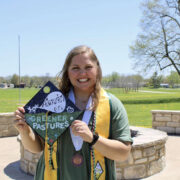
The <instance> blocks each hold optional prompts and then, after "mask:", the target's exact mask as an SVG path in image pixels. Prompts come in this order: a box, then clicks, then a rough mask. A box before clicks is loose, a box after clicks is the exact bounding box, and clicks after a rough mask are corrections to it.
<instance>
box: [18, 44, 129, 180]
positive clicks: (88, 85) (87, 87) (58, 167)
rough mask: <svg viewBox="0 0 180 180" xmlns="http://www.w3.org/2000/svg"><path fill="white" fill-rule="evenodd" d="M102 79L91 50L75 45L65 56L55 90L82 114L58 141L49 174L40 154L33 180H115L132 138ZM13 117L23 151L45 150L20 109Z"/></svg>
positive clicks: (120, 107) (123, 111) (119, 106)
mask: <svg viewBox="0 0 180 180" xmlns="http://www.w3.org/2000/svg"><path fill="white" fill-rule="evenodd" d="M101 78H102V72H101V67H100V64H99V61H98V59H97V57H96V55H95V53H94V52H93V50H92V49H91V48H89V47H87V46H78V47H75V48H74V49H72V50H71V51H70V52H69V54H68V55H67V58H66V60H65V63H64V66H63V69H62V71H61V73H60V79H61V81H60V83H59V89H60V90H61V91H62V92H63V93H64V95H66V96H67V97H68V98H70V99H71V100H72V101H73V102H74V103H75V105H76V106H77V107H78V108H79V109H81V110H85V113H84V115H83V116H82V117H81V118H79V119H77V120H75V121H74V122H73V123H72V124H71V126H70V127H69V128H67V129H66V131H65V132H64V133H63V134H62V135H61V136H60V137H59V138H58V141H57V146H56V147H55V148H54V149H55V152H54V153H55V154H56V160H55V166H54V167H53V168H52V169H51V170H49V167H48V164H47V163H46V162H45V152H44V153H43V155H42V157H41V158H40V160H39V163H38V165H37V170H36V175H35V180H49V179H52V180H59V179H60V180H61V179H63V180H76V179H78V180H96V179H98V180H105V179H107V180H116V173H115V164H114V160H116V161H123V160H126V159H127V157H128V154H129V152H130V150H131V144H132V139H131V136H130V130H129V124H128V118H127V114H126V111H125V109H124V107H123V105H122V104H121V102H120V101H119V100H118V99H117V98H116V97H115V96H113V95H112V94H109V93H107V92H106V91H105V90H104V89H103V88H102V87H101ZM15 115H16V121H15V127H16V128H17V129H18V131H19V133H20V135H21V138H22V143H23V145H24V147H25V148H26V149H28V150H29V151H31V152H35V153H36V152H41V151H43V150H44V142H43V140H42V139H41V138H40V137H39V136H38V135H37V134H35V133H34V132H33V131H32V130H31V129H30V127H29V126H28V125H27V124H26V123H25V120H24V109H23V108H22V107H21V108H18V110H17V111H16V112H15Z"/></svg>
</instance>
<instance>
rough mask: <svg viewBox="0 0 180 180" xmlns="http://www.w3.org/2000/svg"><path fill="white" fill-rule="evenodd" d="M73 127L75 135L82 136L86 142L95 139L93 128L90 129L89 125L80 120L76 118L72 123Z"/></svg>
mask: <svg viewBox="0 0 180 180" xmlns="http://www.w3.org/2000/svg"><path fill="white" fill-rule="evenodd" d="M71 128H72V133H73V134H74V135H75V136H81V138H82V139H83V141H85V142H88V143H90V142H92V140H93V133H92V132H91V130H90V129H89V127H88V125H87V124H86V123H85V122H83V121H80V120H75V121H74V122H73V123H72V124H71Z"/></svg>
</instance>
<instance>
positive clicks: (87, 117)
mask: <svg viewBox="0 0 180 180" xmlns="http://www.w3.org/2000/svg"><path fill="white" fill-rule="evenodd" d="M68 98H69V99H70V100H71V101H72V102H73V103H74V104H75V96H74V92H73V89H71V90H70V92H69V96H68ZM91 105H92V98H91V96H90V97H89V100H88V103H87V105H86V111H85V112H84V114H83V118H82V121H83V122H85V123H86V124H87V125H88V124H89V121H90V118H91V115H92V111H91V110H89V108H90V107H91ZM70 134H71V139H72V142H73V145H74V148H75V150H76V151H79V150H80V149H81V148H82V145H83V139H82V138H81V137H80V136H75V135H74V134H73V133H72V129H71V128H70Z"/></svg>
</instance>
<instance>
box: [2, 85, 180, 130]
mask: <svg viewBox="0 0 180 180" xmlns="http://www.w3.org/2000/svg"><path fill="white" fill-rule="evenodd" d="M140 90H145V91H155V92H157V91H158V92H164V93H145V92H140V91H139V92H129V93H124V92H123V90H122V89H118V88H113V89H108V90H107V91H108V92H111V93H112V94H114V95H115V96H116V97H118V98H119V99H120V100H121V101H122V102H123V104H124V106H125V108H126V110H127V113H128V117H129V122H130V125H132V126H144V127H151V126H152V115H151V110H157V109H158V110H180V89H162V88H159V89H148V88H144V89H140ZM38 91H39V89H35V88H30V89H29V88H25V89H21V104H20V105H19V90H18V89H0V112H14V111H15V110H16V109H17V107H18V106H22V104H23V105H24V104H26V103H27V102H28V101H29V100H30V99H31V98H32V97H33V96H34V95H35V94H36V93H37V92H38ZM165 92H166V93H165Z"/></svg>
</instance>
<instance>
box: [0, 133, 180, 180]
mask: <svg viewBox="0 0 180 180" xmlns="http://www.w3.org/2000/svg"><path fill="white" fill-rule="evenodd" d="M0 144H1V148H0V180H12V179H13V180H33V176H31V175H27V174H25V173H24V172H22V171H21V170H20V167H19V158H20V147H19V143H18V142H17V137H8V138H0ZM144 180H180V136H169V137H168V140H167V143H166V167H165V168H164V170H163V171H162V172H160V173H158V174H155V175H153V176H151V177H148V178H145V179H144Z"/></svg>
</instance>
